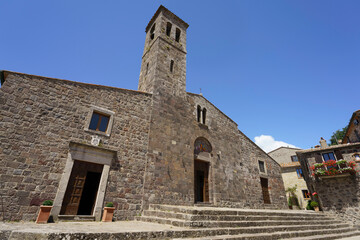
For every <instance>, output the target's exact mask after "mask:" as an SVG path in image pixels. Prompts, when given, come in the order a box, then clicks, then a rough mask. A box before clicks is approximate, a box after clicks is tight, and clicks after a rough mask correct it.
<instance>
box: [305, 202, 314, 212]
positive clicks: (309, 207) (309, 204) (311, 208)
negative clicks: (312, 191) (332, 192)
mask: <svg viewBox="0 0 360 240" xmlns="http://www.w3.org/2000/svg"><path fill="white" fill-rule="evenodd" d="M311 202H312V201H311V200H308V203H307V205H306V210H314V208H313V207H312V206H311Z"/></svg>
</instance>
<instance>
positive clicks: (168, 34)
mask: <svg viewBox="0 0 360 240" xmlns="http://www.w3.org/2000/svg"><path fill="white" fill-rule="evenodd" d="M171 27H172V24H171V23H169V22H167V24H166V35H167V36H169V37H170V33H171Z"/></svg>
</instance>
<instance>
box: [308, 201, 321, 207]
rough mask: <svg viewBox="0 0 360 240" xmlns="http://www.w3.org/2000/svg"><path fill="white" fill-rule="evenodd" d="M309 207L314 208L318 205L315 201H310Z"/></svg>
mask: <svg viewBox="0 0 360 240" xmlns="http://www.w3.org/2000/svg"><path fill="white" fill-rule="evenodd" d="M310 206H311V207H313V208H314V207H318V206H319V203H318V202H316V201H311V203H310Z"/></svg>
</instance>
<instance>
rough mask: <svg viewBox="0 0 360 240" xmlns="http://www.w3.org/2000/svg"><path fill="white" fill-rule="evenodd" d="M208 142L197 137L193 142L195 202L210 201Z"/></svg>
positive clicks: (209, 150)
mask: <svg viewBox="0 0 360 240" xmlns="http://www.w3.org/2000/svg"><path fill="white" fill-rule="evenodd" d="M211 152H212V147H211V144H210V142H209V141H208V140H207V139H205V138H202V137H200V138H197V139H196V140H195V143H194V201H195V203H208V202H210V195H211V194H210V182H211V181H210V180H211V179H210V176H211V174H210V169H211Z"/></svg>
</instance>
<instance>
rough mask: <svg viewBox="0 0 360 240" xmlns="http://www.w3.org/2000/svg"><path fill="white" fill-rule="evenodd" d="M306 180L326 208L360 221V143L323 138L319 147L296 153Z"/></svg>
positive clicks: (354, 220)
mask: <svg viewBox="0 0 360 240" xmlns="http://www.w3.org/2000/svg"><path fill="white" fill-rule="evenodd" d="M296 154H297V156H298V158H299V160H300V164H301V167H302V169H303V175H304V179H305V181H306V183H307V186H308V189H309V190H310V192H311V193H315V192H316V193H317V197H314V196H312V199H313V200H314V201H318V202H319V203H320V207H321V209H322V210H323V211H325V212H328V213H334V214H337V215H338V216H339V217H341V218H342V219H344V220H345V221H348V222H351V223H355V224H357V225H359V224H360V195H359V191H360V176H359V174H358V173H357V171H358V170H359V166H358V164H359V163H360V142H358V143H347V144H338V145H332V146H328V145H327V143H326V140H324V139H321V140H320V146H317V147H316V148H312V149H307V150H300V151H297V152H296Z"/></svg>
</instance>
